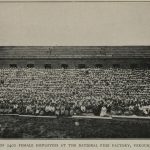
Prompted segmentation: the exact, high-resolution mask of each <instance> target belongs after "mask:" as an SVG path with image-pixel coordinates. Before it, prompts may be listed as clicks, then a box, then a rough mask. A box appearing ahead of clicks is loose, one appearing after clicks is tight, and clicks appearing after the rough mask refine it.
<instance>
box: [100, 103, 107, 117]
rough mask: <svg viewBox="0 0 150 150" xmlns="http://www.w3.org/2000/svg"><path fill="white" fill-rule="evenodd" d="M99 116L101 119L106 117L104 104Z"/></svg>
mask: <svg viewBox="0 0 150 150" xmlns="http://www.w3.org/2000/svg"><path fill="white" fill-rule="evenodd" d="M100 116H101V117H105V116H107V108H106V104H104V105H103V107H102V109H101V113H100Z"/></svg>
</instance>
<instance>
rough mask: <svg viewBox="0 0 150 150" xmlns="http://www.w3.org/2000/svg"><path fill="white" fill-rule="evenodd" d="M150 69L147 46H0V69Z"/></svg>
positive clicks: (149, 54) (149, 50)
mask: <svg viewBox="0 0 150 150" xmlns="http://www.w3.org/2000/svg"><path fill="white" fill-rule="evenodd" d="M8 67H11V68H16V67H28V68H32V67H35V68H89V67H92V68H94V67H96V68H105V67H114V68H119V67H121V68H150V46H0V68H8Z"/></svg>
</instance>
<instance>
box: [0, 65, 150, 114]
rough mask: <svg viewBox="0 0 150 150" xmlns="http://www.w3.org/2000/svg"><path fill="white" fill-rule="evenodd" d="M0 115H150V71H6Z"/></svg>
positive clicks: (0, 74)
mask: <svg viewBox="0 0 150 150" xmlns="http://www.w3.org/2000/svg"><path fill="white" fill-rule="evenodd" d="M0 114H24V115H26V114H30V115H46V116H53V115H56V116H73V115H96V116H110V115H137V116H149V115H150V70H148V69H145V70H144V69H141V70H140V69H121V68H117V69H114V68H107V69H106V68H105V69H102V68H101V69H100V68H98V69H96V68H88V69H37V68H28V69H27V68H16V69H14V68H13V69H12V68H5V69H0Z"/></svg>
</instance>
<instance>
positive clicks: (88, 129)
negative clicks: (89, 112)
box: [0, 116, 150, 139]
mask: <svg viewBox="0 0 150 150" xmlns="http://www.w3.org/2000/svg"><path fill="white" fill-rule="evenodd" d="M0 120H1V121H0V137H1V138H27V139H28V138H29V139H30V138H31V139H32V138H150V128H149V127H150V119H126V118H113V119H97V118H80V119H79V118H38V117H37V118H33V117H19V116H0Z"/></svg>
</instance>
